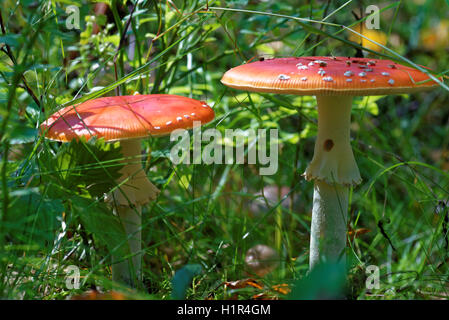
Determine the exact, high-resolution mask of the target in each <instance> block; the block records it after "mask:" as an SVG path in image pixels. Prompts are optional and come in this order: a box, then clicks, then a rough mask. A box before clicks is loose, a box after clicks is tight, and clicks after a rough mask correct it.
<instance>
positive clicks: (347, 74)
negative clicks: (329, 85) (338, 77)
mask: <svg viewBox="0 0 449 320" xmlns="http://www.w3.org/2000/svg"><path fill="white" fill-rule="evenodd" d="M344 75H345V77H350V76H353V75H354V72H352V71H351V70H348V71H346V72H345V73H344Z"/></svg>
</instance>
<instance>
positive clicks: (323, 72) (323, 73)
mask: <svg viewBox="0 0 449 320" xmlns="http://www.w3.org/2000/svg"><path fill="white" fill-rule="evenodd" d="M318 74H319V75H320V76H324V75H325V74H326V71H324V70H323V69H320V70H318Z"/></svg>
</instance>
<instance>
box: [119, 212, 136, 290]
mask: <svg viewBox="0 0 449 320" xmlns="http://www.w3.org/2000/svg"><path fill="white" fill-rule="evenodd" d="M114 213H115V214H116V215H117V216H118V217H119V219H120V222H121V223H122V225H123V228H124V230H125V233H126V235H127V238H128V240H127V244H128V246H129V251H128V250H126V251H125V252H129V254H130V257H129V258H128V259H126V260H124V259H123V257H119V256H116V255H114V256H113V257H112V281H115V282H120V283H123V284H127V285H129V286H130V287H132V288H136V287H138V286H139V284H140V283H141V281H142V253H141V249H142V245H141V242H142V232H141V225H142V215H141V214H142V207H141V206H139V205H137V206H135V207H134V208H131V207H128V206H121V205H117V206H116V207H115V209H114Z"/></svg>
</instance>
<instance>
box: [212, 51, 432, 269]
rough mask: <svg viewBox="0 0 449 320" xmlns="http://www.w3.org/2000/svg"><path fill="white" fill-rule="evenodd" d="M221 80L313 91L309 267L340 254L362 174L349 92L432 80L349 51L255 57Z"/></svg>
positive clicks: (410, 88)
mask: <svg viewBox="0 0 449 320" xmlns="http://www.w3.org/2000/svg"><path fill="white" fill-rule="evenodd" d="M221 82H222V83H223V84H225V85H227V86H229V87H232V88H235V89H240V90H247V91H254V92H267V93H281V94H296V95H314V96H316V99H317V105H318V136H317V139H316V143H315V149H314V156H313V159H312V161H311V163H310V164H309V166H308V167H307V169H306V171H305V173H304V176H305V178H306V179H307V180H314V195H313V209H312V225H311V238H310V258H309V263H310V268H313V267H314V266H315V265H316V264H317V263H318V262H319V261H320V260H323V259H326V260H327V261H336V260H338V259H339V258H342V257H344V256H345V255H344V251H345V247H346V227H347V211H348V190H349V187H350V186H355V185H357V184H359V183H360V182H361V180H362V179H361V177H360V173H359V169H358V167H357V164H356V162H355V160H354V155H353V153H352V148H351V144H350V132H349V130H350V121H351V105H352V100H353V96H369V95H387V94H398V93H412V92H417V91H420V90H423V89H430V88H432V87H434V86H436V85H437V83H436V82H434V81H431V80H430V79H429V77H428V76H427V75H426V74H425V73H423V72H421V71H418V70H415V69H413V68H410V67H406V66H403V65H400V64H397V63H395V62H392V61H389V60H379V59H367V58H350V57H348V58H346V57H299V58H296V57H295V58H278V59H267V60H261V61H257V62H252V63H248V64H244V65H241V66H238V67H235V68H233V69H231V70H229V71H227V72H226V73H225V74H224V75H223V78H222V79H221Z"/></svg>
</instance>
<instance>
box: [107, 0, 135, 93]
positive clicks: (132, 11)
mask: <svg viewBox="0 0 449 320" xmlns="http://www.w3.org/2000/svg"><path fill="white" fill-rule="evenodd" d="M136 7H137V1H136V2H135V3H134V5H133V8H132V9H131V13H130V14H129V18H128V20H127V21H126V24H125V28H123V31H122V34H121V36H120V42H119V45H118V48H117V51H116V53H115V55H114V60H113V61H114V68H115V80H116V81H118V75H117V57H118V54H119V53H120V50H121V49H122V47H123V44H124V43H125V40H126V32H127V31H128V28H129V25H130V24H131V20H132V18H133V13H134V11H135V10H136ZM116 92H117V95H120V93H119V87H118V86H117V88H116Z"/></svg>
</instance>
